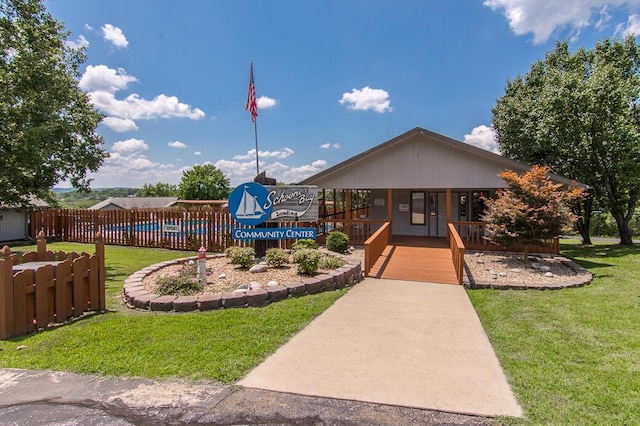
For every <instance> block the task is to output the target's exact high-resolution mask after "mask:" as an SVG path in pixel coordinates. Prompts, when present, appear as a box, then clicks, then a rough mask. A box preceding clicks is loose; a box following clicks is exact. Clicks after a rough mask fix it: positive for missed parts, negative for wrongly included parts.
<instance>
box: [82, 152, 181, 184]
mask: <svg viewBox="0 0 640 426" xmlns="http://www.w3.org/2000/svg"><path fill="white" fill-rule="evenodd" d="M188 168H190V167H181V168H178V167H177V166H174V165H173V164H170V163H169V164H163V163H159V162H155V161H152V160H150V159H149V158H147V157H146V156H144V155H142V154H141V153H140V152H132V153H118V152H112V153H111V155H110V156H109V157H108V158H107V159H105V162H104V164H103V165H102V167H100V171H99V172H98V173H94V174H91V175H90V177H91V178H92V179H94V181H93V183H92V186H94V187H115V186H123V187H137V188H139V187H141V186H142V185H143V184H145V183H150V184H155V183H158V182H166V183H172V184H177V183H178V182H179V181H180V178H181V176H182V171H183V170H186V169H188Z"/></svg>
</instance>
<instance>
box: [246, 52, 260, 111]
mask: <svg viewBox="0 0 640 426" xmlns="http://www.w3.org/2000/svg"><path fill="white" fill-rule="evenodd" d="M244 109H245V110H247V111H249V112H250V113H251V121H253V122H254V123H255V122H256V117H257V116H258V105H257V104H256V86H255V85H254V84H253V62H252V63H251V74H250V76H249V93H248V94H247V105H246V106H245V107H244Z"/></svg>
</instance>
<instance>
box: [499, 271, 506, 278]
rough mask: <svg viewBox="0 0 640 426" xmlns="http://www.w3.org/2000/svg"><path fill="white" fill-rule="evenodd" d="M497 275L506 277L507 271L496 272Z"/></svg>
mask: <svg viewBox="0 0 640 426" xmlns="http://www.w3.org/2000/svg"><path fill="white" fill-rule="evenodd" d="M498 276H500V277H506V276H507V273H506V272H500V273H499V274H498Z"/></svg>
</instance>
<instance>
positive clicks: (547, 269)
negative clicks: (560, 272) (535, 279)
mask: <svg viewBox="0 0 640 426" xmlns="http://www.w3.org/2000/svg"><path fill="white" fill-rule="evenodd" d="M549 271H551V267H550V266H548V265H542V266H540V272H549Z"/></svg>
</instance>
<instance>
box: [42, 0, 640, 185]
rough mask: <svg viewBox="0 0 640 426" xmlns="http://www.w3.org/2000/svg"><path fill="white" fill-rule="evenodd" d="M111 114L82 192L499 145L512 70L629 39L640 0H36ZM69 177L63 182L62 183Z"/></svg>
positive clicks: (234, 180) (639, 18)
mask: <svg viewBox="0 0 640 426" xmlns="http://www.w3.org/2000/svg"><path fill="white" fill-rule="evenodd" d="M45 5H46V7H47V9H48V10H49V12H50V13H51V14H52V15H53V16H54V17H55V18H56V19H58V20H60V21H62V22H64V23H65V25H66V28H67V29H68V30H69V31H71V35H70V37H69V39H68V42H69V43H71V44H74V45H85V46H86V52H87V55H88V60H87V62H86V63H85V64H84V65H83V67H82V73H83V74H82V76H81V78H80V82H79V83H80V86H81V87H82V88H83V89H84V90H85V91H86V92H88V93H89V95H90V97H91V99H92V102H93V103H94V105H95V106H96V107H97V108H98V109H99V110H100V111H102V112H103V113H105V114H106V115H107V118H106V119H105V121H104V122H103V123H102V124H101V125H100V127H99V128H98V132H99V133H100V134H101V135H102V136H103V137H104V139H105V146H104V148H105V149H106V150H107V151H108V152H109V153H110V157H109V158H108V159H107V160H106V161H105V164H104V165H103V166H102V168H101V169H100V171H99V172H98V173H96V174H94V175H92V177H93V178H94V182H93V184H92V186H93V187H115V186H127V187H139V186H142V185H143V184H144V183H150V184H154V183H157V182H166V183H173V184H177V183H178V182H179V180H180V177H181V176H182V172H183V171H184V170H187V169H189V168H191V167H193V166H194V165H196V164H205V163H212V164H214V165H215V166H216V167H218V168H219V169H221V170H222V171H223V172H224V173H225V175H226V176H227V177H228V178H229V179H230V180H231V185H232V187H233V186H236V185H238V184H240V183H242V182H245V181H250V180H253V178H254V177H255V172H256V167H255V151H254V147H255V142H254V128H253V123H252V122H251V118H250V114H249V112H247V111H245V110H244V106H245V102H246V99H247V86H248V80H249V66H250V63H251V62H253V63H254V74H255V85H256V93H257V97H258V106H259V112H258V114H259V115H258V119H257V128H258V147H259V154H260V171H265V170H266V172H267V175H268V176H270V177H274V178H276V179H277V180H278V181H281V182H285V183H292V182H297V181H299V180H301V179H303V178H305V177H308V176H310V175H312V174H314V173H317V172H319V171H322V170H324V169H326V168H328V167H331V166H333V165H335V164H337V163H338V162H340V161H343V160H345V159H347V158H349V157H351V156H353V155H356V154H358V153H360V152H362V151H364V150H366V149H369V148H371V147H373V146H375V145H378V144H380V143H382V142H385V141H387V140H388V139H390V138H392V137H394V136H397V135H399V134H401V133H403V132H405V131H408V130H410V129H412V128H414V127H416V126H420V127H424V128H427V129H429V130H432V131H434V132H437V133H441V134H443V135H446V136H449V137H452V138H454V139H457V140H460V141H463V142H467V143H472V144H474V145H477V146H480V147H483V148H485V149H489V150H495V142H494V141H493V133H492V130H491V128H490V126H491V108H492V107H493V105H494V104H495V102H496V99H497V98H499V97H500V96H501V95H502V94H503V93H504V88H505V83H506V81H507V79H512V78H514V77H516V76H517V75H519V74H524V73H526V72H527V71H528V70H529V68H530V66H531V64H532V63H533V62H534V61H536V60H538V59H540V58H542V57H543V56H544V54H545V52H547V51H549V50H551V49H553V46H554V43H555V41H556V40H564V39H566V40H569V42H570V45H571V48H572V49H576V48H578V47H581V46H584V47H586V48H589V49H590V48H592V47H593V46H594V44H595V42H596V41H598V40H602V39H604V38H606V37H622V36H623V35H624V34H625V33H626V32H632V33H635V34H640V0H633V1H616V0H609V1H604V0H546V1H540V0H485V1H482V0H455V1H452V0H447V1H444V0H441V1H435V0H433V1H422V0H406V1H394V2H391V1H378V0H363V1H350V0H338V1H333V0H327V1H284V0H279V1H258V0H255V1H249V0H245V1H242V0H239V1H231V0H229V1H208V0H197V1H196V0H184V1H180V2H178V1H167V0H128V1H121V0H109V1H102V2H98V1H86V0H45ZM62 186H64V185H62Z"/></svg>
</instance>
